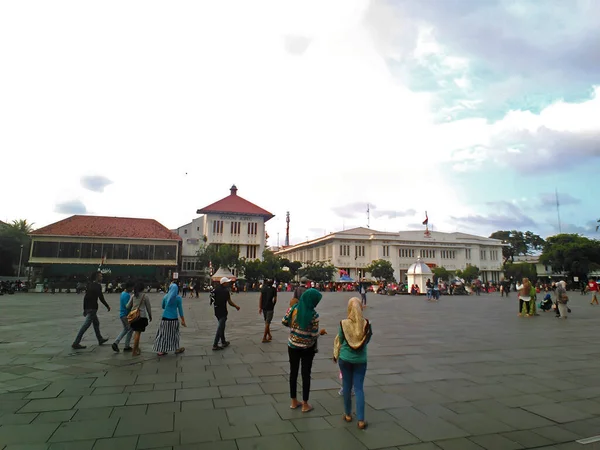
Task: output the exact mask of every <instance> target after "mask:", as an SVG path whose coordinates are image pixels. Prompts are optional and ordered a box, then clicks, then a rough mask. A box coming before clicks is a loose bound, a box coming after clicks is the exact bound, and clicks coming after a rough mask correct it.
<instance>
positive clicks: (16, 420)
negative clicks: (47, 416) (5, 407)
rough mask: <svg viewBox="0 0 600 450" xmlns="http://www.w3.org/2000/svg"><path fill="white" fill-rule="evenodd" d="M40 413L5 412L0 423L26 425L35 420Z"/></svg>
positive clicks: (0, 417) (0, 418)
mask: <svg viewBox="0 0 600 450" xmlns="http://www.w3.org/2000/svg"><path fill="white" fill-rule="evenodd" d="M38 415H39V414H38V413H28V414H27V413H24V414H13V413H9V414H4V415H2V416H0V425H26V424H28V423H31V422H33V419H35V418H36V417H37V416H38Z"/></svg>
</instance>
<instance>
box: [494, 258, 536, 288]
mask: <svg viewBox="0 0 600 450" xmlns="http://www.w3.org/2000/svg"><path fill="white" fill-rule="evenodd" d="M502 270H503V271H504V277H505V278H511V277H512V278H513V279H515V280H517V281H518V280H522V279H523V278H529V280H530V281H532V282H534V283H535V282H536V281H537V278H538V277H537V270H535V264H529V263H516V264H515V263H510V262H507V263H505V264H504V267H503V269H502Z"/></svg>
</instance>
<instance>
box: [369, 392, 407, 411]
mask: <svg viewBox="0 0 600 450" xmlns="http://www.w3.org/2000/svg"><path fill="white" fill-rule="evenodd" d="M365 403H366V404H367V405H369V406H371V407H372V408H374V409H388V408H402V407H403V406H412V403H411V402H410V401H408V400H406V399H405V398H404V397H401V396H399V395H397V394H387V393H381V394H380V393H377V394H375V395H373V394H371V395H368V396H367V395H365Z"/></svg>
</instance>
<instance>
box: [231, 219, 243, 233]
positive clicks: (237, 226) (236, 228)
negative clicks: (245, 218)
mask: <svg viewBox="0 0 600 450" xmlns="http://www.w3.org/2000/svg"><path fill="white" fill-rule="evenodd" d="M241 231H242V224H241V222H231V234H240V233H241Z"/></svg>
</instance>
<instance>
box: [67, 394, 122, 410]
mask: <svg viewBox="0 0 600 450" xmlns="http://www.w3.org/2000/svg"><path fill="white" fill-rule="evenodd" d="M128 397H129V394H105V395H90V396H88V397H82V398H81V400H80V401H79V402H78V403H77V405H76V406H75V407H76V408H77V409H85V408H102V407H104V406H124V405H125V402H127V399H128Z"/></svg>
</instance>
